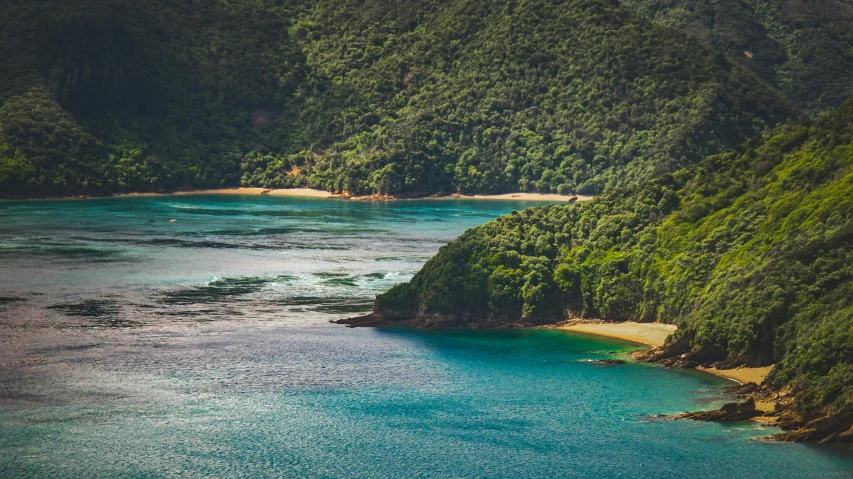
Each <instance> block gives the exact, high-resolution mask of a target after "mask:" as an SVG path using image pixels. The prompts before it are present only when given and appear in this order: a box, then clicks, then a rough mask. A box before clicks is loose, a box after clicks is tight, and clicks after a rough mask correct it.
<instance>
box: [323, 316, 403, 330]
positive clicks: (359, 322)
mask: <svg viewBox="0 0 853 479" xmlns="http://www.w3.org/2000/svg"><path fill="white" fill-rule="evenodd" d="M405 319H406V318H403V317H389V316H385V315H381V314H378V313H370V314H367V315H364V316H356V317H354V318H346V319H338V320H337V321H332V322H333V323H335V324H345V325H347V327H350V328H372V327H376V326H387V325H390V324H395V323H399V322H401V321H404V320H405Z"/></svg>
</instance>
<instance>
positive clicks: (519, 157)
mask: <svg viewBox="0 0 853 479" xmlns="http://www.w3.org/2000/svg"><path fill="white" fill-rule="evenodd" d="M6 3H7V4H8V5H7V6H4V11H5V12H7V15H8V16H9V18H10V21H9V22H8V25H9V28H6V29H4V30H3V31H2V33H0V35H2V38H0V40H3V41H2V42H0V48H2V51H0V53H2V55H0V100H2V101H3V105H2V106H0V137H2V138H0V171H2V172H6V173H4V176H0V186H2V189H0V196H5V197H9V196H32V195H35V196H39V195H68V194H105V193H109V192H115V191H129V190H164V189H175V188H186V187H211V186H226V185H231V186H236V185H238V184H240V183H241V182H242V184H244V185H252V186H272V187H282V186H296V185H299V186H305V185H307V186H312V187H317V188H322V189H328V190H334V191H351V192H353V193H373V192H380V193H389V194H424V193H434V192H439V191H457V190H460V191H465V192H500V191H511V190H529V191H559V192H581V193H597V192H601V191H606V190H610V189H613V188H615V187H620V186H625V185H632V184H635V183H636V182H638V181H641V180H644V179H648V178H651V177H654V176H657V175H660V174H663V173H665V172H669V171H673V170H675V169H677V168H679V167H682V166H684V165H687V164H690V163H693V162H695V161H697V160H698V159H700V158H701V157H703V156H704V155H707V154H709V153H714V152H717V151H720V150H721V149H722V148H724V147H726V146H732V145H734V144H737V143H738V142H741V141H743V140H744V139H746V138H748V137H750V136H752V135H754V134H756V133H758V132H760V131H762V130H763V129H764V128H766V127H767V126H775V125H776V124H778V123H779V122H782V121H785V120H787V119H790V118H791V117H794V116H796V115H797V113H796V112H795V110H794V109H793V108H792V107H790V106H789V104H788V103H787V102H786V101H785V100H784V99H783V98H782V97H781V96H780V95H778V94H777V93H775V92H774V91H773V89H772V88H771V87H770V86H769V85H767V84H766V83H764V82H762V81H761V80H759V79H758V78H757V77H755V76H754V75H753V74H751V73H750V72H748V71H747V70H746V69H745V68H742V67H740V66H738V65H733V64H732V63H731V62H729V61H728V60H726V59H725V58H724V57H723V56H721V55H718V54H716V53H714V52H713V51H711V50H710V49H708V48H706V47H704V46H702V45H701V44H700V43H699V42H698V41H695V40H692V39H690V38H688V37H686V36H685V35H684V34H681V33H679V32H677V31H675V30H672V29H667V28H662V27H659V26H656V25H654V24H652V23H651V22H649V21H648V20H646V19H644V18H642V17H640V16H638V15H637V14H635V13H634V12H633V11H632V10H630V9H628V8H625V7H622V6H621V5H619V3H618V2H616V1H615V0H564V1H558V2H549V1H544V0H526V1H521V2H517V1H510V0H505V1H498V2H492V1H486V0H451V1H437V0H434V1H420V0H406V1H404V0H395V1H389V0H365V1H355V0H317V1H315V2H307V3H306V2H283V1H272V0H270V1H260V2H256V1H253V2H248V1H237V2H216V1H212V0H192V1H191V0H183V1H179V2H166V1H163V0H153V1H151V2H132V1H130V0H117V1H113V0H110V1H107V0H85V1H84V2H75V3H74V4H73V5H72V4H68V3H67V2H58V1H56V0H48V1H44V2H23V1H19V0H7V1H6Z"/></svg>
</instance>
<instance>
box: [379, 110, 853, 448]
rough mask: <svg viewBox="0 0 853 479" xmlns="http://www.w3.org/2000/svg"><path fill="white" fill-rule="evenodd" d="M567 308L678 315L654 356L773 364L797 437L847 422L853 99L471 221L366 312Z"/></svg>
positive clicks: (851, 394)
mask: <svg viewBox="0 0 853 479" xmlns="http://www.w3.org/2000/svg"><path fill="white" fill-rule="evenodd" d="M566 318H602V319H607V320H615V321H623V320H634V321H661V322H666V323H673V324H677V325H678V330H677V333H676V334H675V335H674V336H673V337H671V338H670V341H669V342H668V343H667V344H666V346H665V347H664V349H663V351H662V352H661V353H660V355H659V358H661V359H666V358H677V359H678V360H679V362H681V363H682V364H686V363H693V364H703V365H706V366H712V365H713V366H716V367H718V368H731V367H736V366H741V365H745V366H766V365H775V367H774V368H773V370H772V373H771V375H770V377H769V378H768V382H769V384H770V385H771V386H772V387H774V388H777V389H779V390H784V391H790V393H791V394H792V396H793V405H792V407H793V409H794V410H795V411H796V413H797V415H798V416H797V417H798V418H800V419H798V420H797V421H799V422H797V421H794V422H792V423H791V424H790V426H791V427H800V428H803V429H802V430H801V431H802V433H801V434H800V435H799V436H797V438H801V439H826V438H827V437H829V438H830V439H831V438H833V437H834V436H832V434H835V433H838V432H839V431H841V430H844V428H847V427H850V426H851V424H853V100H850V101H848V102H846V103H845V104H844V105H843V106H842V107H841V108H840V109H839V110H838V111H836V112H834V113H832V114H831V115H829V116H827V117H826V118H824V119H823V120H821V121H818V122H815V123H808V122H796V123H791V124H788V125H785V126H783V127H780V128H776V129H774V130H772V131H770V132H767V133H765V134H763V135H760V136H758V137H756V138H754V139H752V140H750V141H748V142H746V143H744V144H742V145H740V146H738V147H737V148H736V149H734V150H732V151H729V152H726V153H722V154H718V155H714V156H710V157H708V158H706V159H704V160H703V161H701V162H700V163H698V164H696V165H694V166H691V167H688V168H686V169H684V170H681V171H678V172H676V173H673V174H667V175H664V176H662V177H660V178H658V179H656V180H653V181H651V182H649V183H646V184H643V185H640V186H637V187H632V188H627V189H620V190H616V191H613V192H611V193H609V194H606V195H603V196H601V197H598V198H596V199H595V200H593V201H590V202H586V203H579V204H576V205H571V206H551V207H538V208H529V209H525V210H523V211H520V212H513V213H512V214H510V215H508V216H505V217H502V218H499V219H497V220H494V221H492V222H490V223H487V224H485V225H482V226H479V227H477V228H474V229H471V230H469V231H467V232H466V233H465V234H463V235H462V236H461V237H460V238H459V239H457V240H455V241H453V242H452V243H450V244H449V245H447V246H445V247H443V248H442V249H441V250H440V252H439V253H438V254H437V255H436V256H435V257H434V258H433V259H431V260H430V261H428V262H427V263H426V265H425V266H424V268H423V269H422V270H421V271H420V272H418V273H417V274H416V275H415V277H414V278H413V279H412V280H411V281H410V282H408V283H403V284H400V285H397V286H395V287H394V288H392V289H391V290H390V291H388V292H387V293H385V294H383V295H380V296H379V297H378V298H377V300H376V313H375V315H374V317H373V318H371V320H373V321H375V320H377V319H378V320H404V321H410V322H412V323H413V324H416V325H420V326H472V325H490V326H500V325H515V324H526V325H536V324H547V323H554V322H558V321H560V320H563V319H566ZM821 417H829V418H831V421H830V422H826V421H825V420H823V421H824V422H823V423H821V422H820V421H818V423H817V424H818V425H814V423H808V421H810V420H814V419H815V418H821ZM809 424H811V425H809ZM820 424H823V426H820ZM827 424H829V425H831V426H832V427H829V426H827ZM821 427H823V429H821Z"/></svg>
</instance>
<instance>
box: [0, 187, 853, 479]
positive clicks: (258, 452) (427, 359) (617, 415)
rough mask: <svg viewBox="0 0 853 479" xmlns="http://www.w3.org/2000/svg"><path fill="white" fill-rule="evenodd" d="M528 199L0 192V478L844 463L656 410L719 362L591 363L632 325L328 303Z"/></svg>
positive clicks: (838, 468) (849, 466)
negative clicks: (355, 323) (502, 324)
mask: <svg viewBox="0 0 853 479" xmlns="http://www.w3.org/2000/svg"><path fill="white" fill-rule="evenodd" d="M523 206H526V204H520V203H509V202H485V201H482V202H473V201H467V202H466V201H399V202H390V203H358V202H346V201H330V200H314V199H286V198H266V197H236V196H188V197H137V198H114V199H91V200H61V201H27V202H0V477H2V478H16V477H75V478H77V477H86V478H97V477H178V476H184V477H364V478H373V477H401V478H408V477H439V478H446V477H466V478H467V477H470V478H473V477H510V478H512V477H519V478H522V477H523V478H528V477H605V478H609V477H657V478H666V477H690V478H720V477H722V478H726V477H732V478H734V477H744V478H764V477H766V478H785V477H791V478H806V477H822V478H831V477H839V478H840V477H851V476H853V455H851V453H849V452H846V451H844V450H841V449H835V448H828V447H817V446H807V445H798V444H775V443H767V442H764V441H759V440H755V439H754V438H756V437H759V436H764V435H767V434H770V433H773V432H775V430H772V429H766V428H762V427H760V426H757V425H756V424H754V423H738V424H729V425H720V424H706V423H697V422H688V421H669V420H660V419H654V418H653V415H656V414H667V413H675V412H680V411H685V410H696V409H701V408H710V407H715V406H719V405H720V404H722V403H723V402H726V401H727V400H730V399H731V398H730V397H727V396H726V394H725V392H724V388H725V387H726V386H727V385H729V383H727V382H725V381H723V380H721V379H719V378H716V377H712V376H706V375H702V374H701V373H697V372H685V371H680V370H667V369H663V368H661V367H659V366H656V365H648V364H630V363H629V364H625V365H615V366H603V365H599V364H596V363H592V362H590V361H589V360H590V359H602V358H610V357H619V356H620V355H623V354H625V352H626V351H629V350H631V349H632V346H631V345H630V344H628V343H623V342H619V341H613V340H605V339H600V338H591V337H585V336H580V335H573V334H568V333H561V332H556V331H542V330H536V331H529V330H525V331H468V330H464V331H463V330H451V331H427V332H424V331H416V330H409V329H348V328H344V327H342V326H338V325H333V324H330V323H329V320H331V319H338V318H341V317H347V316H351V315H355V314H358V313H364V312H367V311H369V310H370V309H371V306H372V301H373V297H374V296H375V295H376V294H377V293H379V292H382V291H384V290H386V289H387V288H389V287H390V286H391V285H393V284H395V283H397V282H400V281H405V280H407V279H409V278H411V276H412V275H413V274H414V273H415V272H416V271H417V270H418V269H419V267H420V266H421V265H422V264H423V263H424V262H425V261H426V260H427V259H428V258H429V257H431V256H432V255H434V254H435V253H436V252H437V251H438V248H439V247H440V246H441V245H443V244H445V243H446V242H448V241H449V240H451V239H453V238H455V237H456V236H458V235H459V234H461V233H462V232H463V231H464V230H465V229H467V228H470V227H472V226H475V225H477V224H481V223H484V222H486V221H488V220H490V219H492V218H494V217H496V216H499V215H501V214H505V213H508V212H509V211H511V210H512V209H518V208H521V207H523ZM170 220H175V221H174V222H171V221H170Z"/></svg>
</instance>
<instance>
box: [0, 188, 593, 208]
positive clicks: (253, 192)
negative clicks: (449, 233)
mask: <svg viewBox="0 0 853 479" xmlns="http://www.w3.org/2000/svg"><path fill="white" fill-rule="evenodd" d="M196 195H233V196H273V197H281V198H319V199H342V200H350V201H401V200H485V201H490V200H497V201H540V202H554V203H566V204H571V203H575V202H582V201H589V200H591V199H593V198H594V197H593V196H586V195H559V194H556V193H524V192H517V193H501V194H496V195H465V194H461V193H449V194H433V195H428V196H393V195H363V196H354V195H349V194H337V193H330V192H328V191H325V190H318V189H314V188H278V189H274V188H260V187H234V188H213V189H203V190H181V191H173V192H169V193H156V192H133V193H114V194H112V195H105V196H86V195H81V196H57V197H44V198H37V197H33V198H5V199H6V200H33V199H48V200H59V199H88V198H119V197H131V198H133V197H146V196H196Z"/></svg>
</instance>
